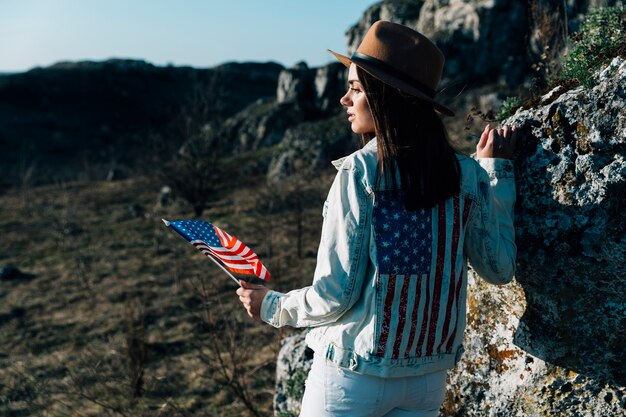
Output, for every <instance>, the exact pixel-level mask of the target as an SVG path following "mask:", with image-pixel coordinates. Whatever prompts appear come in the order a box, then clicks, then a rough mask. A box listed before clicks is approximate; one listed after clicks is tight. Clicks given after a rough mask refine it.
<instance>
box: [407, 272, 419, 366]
mask: <svg viewBox="0 0 626 417" xmlns="http://www.w3.org/2000/svg"><path fill="white" fill-rule="evenodd" d="M422 278H423V276H420V277H419V278H418V279H417V285H416V287H415V300H414V302H413V311H412V312H411V330H410V332H409V340H408V342H407V345H406V351H405V352H404V357H405V358H408V357H409V355H410V353H411V347H412V346H413V341H414V340H415V331H416V329H417V312H418V310H419V304H420V300H421V298H420V294H421V293H422V288H421V287H422V281H423V279H422Z"/></svg>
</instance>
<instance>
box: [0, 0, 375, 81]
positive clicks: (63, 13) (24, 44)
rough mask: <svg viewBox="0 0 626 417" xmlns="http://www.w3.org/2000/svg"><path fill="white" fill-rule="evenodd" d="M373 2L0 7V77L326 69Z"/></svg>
mask: <svg viewBox="0 0 626 417" xmlns="http://www.w3.org/2000/svg"><path fill="white" fill-rule="evenodd" d="M374 3H376V0H306V1H303V0H204V1H201V0H178V1H174V0H123V1H122V0H0V72H13V71H24V70H28V69H30V68H32V67H35V66H47V65H51V64H53V63H55V62H58V61H66V60H69V61H77V60H86V59H90V60H104V59H107V58H113V57H115V58H135V59H144V60H146V61H148V62H152V63H154V64H156V65H166V64H168V63H171V64H173V65H191V66H194V67H199V68H203V67H212V66H215V65H217V64H220V63H223V62H227V61H261V62H264V61H276V62H279V63H281V64H283V65H285V66H291V65H293V64H294V63H296V62H298V61H301V60H304V61H306V62H307V63H308V64H309V65H310V66H319V65H323V64H325V63H327V62H330V61H331V60H332V59H331V56H330V55H329V54H328V53H327V52H326V49H327V48H329V49H333V50H336V51H338V52H345V49H346V40H345V31H346V29H348V27H350V26H351V25H353V24H354V23H356V22H357V20H358V19H359V18H360V17H361V15H362V13H363V12H364V11H365V9H367V7H368V6H370V5H372V4H374Z"/></svg>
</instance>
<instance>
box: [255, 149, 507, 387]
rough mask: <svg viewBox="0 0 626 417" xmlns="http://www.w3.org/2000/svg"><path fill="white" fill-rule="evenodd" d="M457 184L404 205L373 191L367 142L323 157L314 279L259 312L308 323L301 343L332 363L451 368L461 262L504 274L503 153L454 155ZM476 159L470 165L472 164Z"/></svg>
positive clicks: (462, 309)
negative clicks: (436, 199) (442, 195)
mask: <svg viewBox="0 0 626 417" xmlns="http://www.w3.org/2000/svg"><path fill="white" fill-rule="evenodd" d="M458 160H459V163H460V166H461V191H460V193H459V194H458V195H456V196H454V197H452V198H450V199H448V200H446V201H445V202H442V203H440V204H438V205H436V206H435V207H433V208H432V209H428V210H418V211H406V210H405V209H404V207H403V205H402V203H401V201H400V200H399V198H398V195H397V194H394V193H392V192H390V191H384V190H376V189H375V184H376V182H375V181H376V163H377V159H376V140H375V139H373V140H372V141H370V142H369V143H368V144H367V145H365V146H364V147H363V148H362V149H360V150H359V151H357V152H355V153H353V154H352V155H350V156H348V157H345V158H343V159H341V160H339V161H335V162H333V163H334V164H335V166H336V167H337V169H338V170H339V172H338V173H337V176H336V178H335V181H334V183H333V185H332V187H331V189H330V192H329V194H328V199H327V201H326V202H325V204H324V210H323V216H324V223H323V227H322V237H321V242H320V246H319V251H318V256H317V267H316V270H315V275H314V277H313V284H312V285H311V286H309V287H305V288H302V289H298V290H294V291H290V292H288V293H286V294H284V293H280V292H276V291H269V292H268V293H267V295H266V296H265V298H264V299H263V303H262V305H261V319H262V320H263V321H265V322H267V323H269V324H271V325H272V326H275V327H281V326H293V327H311V328H312V329H311V330H310V331H309V333H308V334H307V337H306V340H307V344H308V345H309V346H310V347H311V348H312V349H313V350H314V351H315V352H316V353H318V354H319V353H321V354H322V355H324V356H325V357H326V358H327V359H328V360H331V361H333V362H334V363H335V364H337V365H338V366H342V367H346V368H350V369H352V370H354V371H356V372H360V373H364V374H370V375H378V376H384V377H400V376H409V375H421V374H426V373H429V372H434V371H438V370H442V369H447V368H451V367H454V366H455V364H456V363H457V362H458V360H459V358H460V355H461V353H462V351H463V348H462V345H461V342H462V339H463V330H464V328H465V315H466V287H467V260H468V259H469V261H470V263H471V264H472V267H473V268H474V270H475V271H476V272H477V273H478V274H479V275H480V276H482V277H483V278H484V279H486V280H487V281H488V282H491V283H494V284H505V283H507V282H509V281H510V280H511V279H512V278H513V275H514V273H515V255H516V247H515V230H514V226H513V208H514V204H515V181H514V176H513V165H512V163H511V161H508V160H504V159H491V158H489V159H479V160H478V162H477V161H475V160H473V159H471V158H469V157H466V156H463V155H458ZM479 164H480V165H479Z"/></svg>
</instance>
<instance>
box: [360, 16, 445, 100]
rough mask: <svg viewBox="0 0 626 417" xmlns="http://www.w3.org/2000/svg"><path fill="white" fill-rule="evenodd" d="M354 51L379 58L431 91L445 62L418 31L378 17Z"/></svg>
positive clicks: (439, 52) (439, 76)
mask: <svg viewBox="0 0 626 417" xmlns="http://www.w3.org/2000/svg"><path fill="white" fill-rule="evenodd" d="M356 52H357V53H360V54H363V55H367V56H369V57H372V58H375V59H377V60H379V61H382V62H384V63H385V64H387V65H388V66H390V67H392V68H394V69H396V70H398V71H400V72H402V73H404V74H405V75H406V76H408V77H410V78H413V79H414V80H416V81H418V82H419V83H421V84H423V85H425V86H427V87H429V88H430V89H432V90H435V89H436V88H437V84H439V80H440V79H441V74H442V72H443V65H444V61H445V59H444V56H443V53H442V52H441V51H440V50H439V48H437V46H436V45H435V44H434V43H433V42H431V41H430V39H428V38H427V37H425V36H424V35H422V34H421V33H419V32H417V31H415V30H413V29H411V28H408V27H406V26H403V25H399V24H397V23H391V22H386V21H382V20H379V21H377V22H375V23H374V24H373V25H372V26H371V27H370V29H369V30H368V31H367V33H366V34H365V37H364V38H363V40H362V41H361V44H360V45H359V47H358V48H357V50H356Z"/></svg>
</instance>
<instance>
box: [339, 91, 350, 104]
mask: <svg viewBox="0 0 626 417" xmlns="http://www.w3.org/2000/svg"><path fill="white" fill-rule="evenodd" d="M349 95H350V94H349V93H346V94H344V96H343V97H341V99H339V104H341V105H342V106H344V107H350V105H351V103H352V101H351V100H350V97H349Z"/></svg>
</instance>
